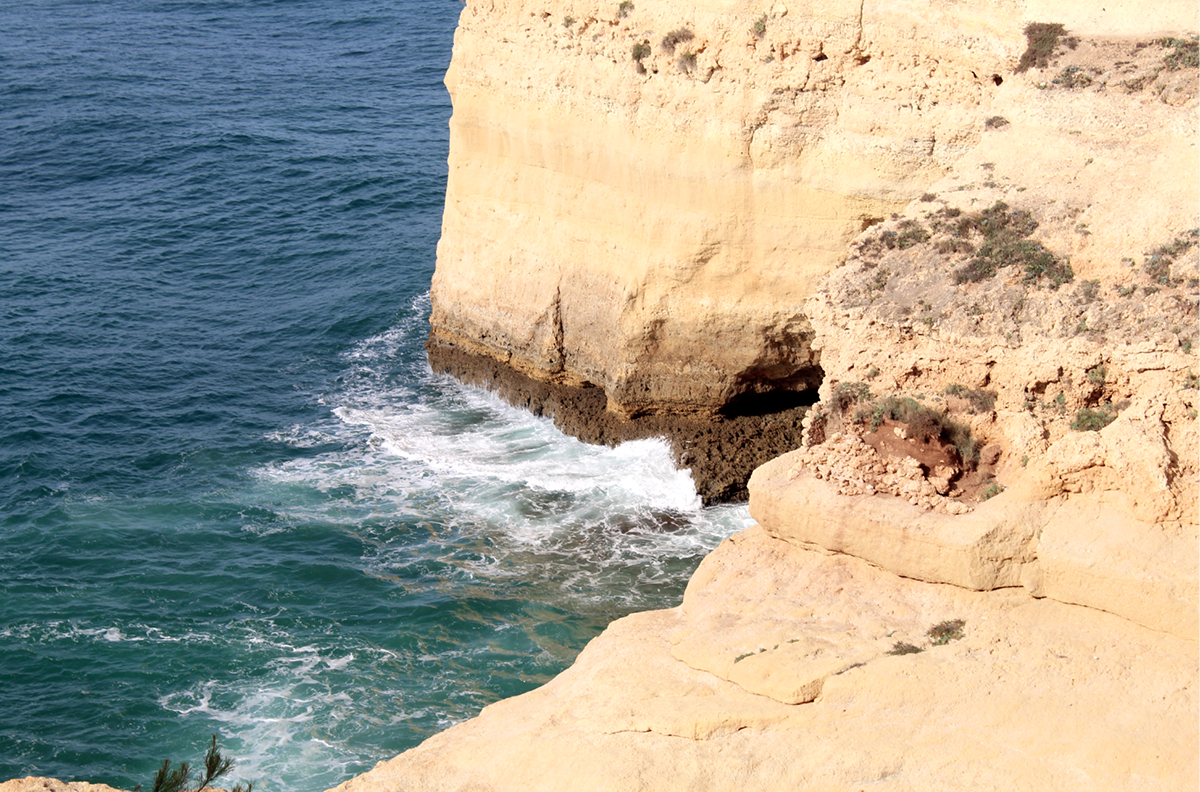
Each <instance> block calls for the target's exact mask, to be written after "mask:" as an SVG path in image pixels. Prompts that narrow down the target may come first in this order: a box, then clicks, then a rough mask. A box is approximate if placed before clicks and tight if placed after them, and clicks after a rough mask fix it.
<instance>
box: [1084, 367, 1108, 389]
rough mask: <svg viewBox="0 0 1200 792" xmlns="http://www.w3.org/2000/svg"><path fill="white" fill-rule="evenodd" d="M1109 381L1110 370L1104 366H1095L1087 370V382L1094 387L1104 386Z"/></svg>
mask: <svg viewBox="0 0 1200 792" xmlns="http://www.w3.org/2000/svg"><path fill="white" fill-rule="evenodd" d="M1107 379H1108V369H1107V368H1106V367H1105V366H1104V364H1100V365H1097V366H1093V367H1092V368H1090V369H1088V370H1087V381H1088V382H1090V383H1092V384H1093V385H1103V384H1104V383H1105V381H1106V380H1107Z"/></svg>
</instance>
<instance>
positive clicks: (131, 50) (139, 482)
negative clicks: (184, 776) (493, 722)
mask: <svg viewBox="0 0 1200 792" xmlns="http://www.w3.org/2000/svg"><path fill="white" fill-rule="evenodd" d="M460 9H461V4H460V3H459V2H458V1H457V0H394V1H393V2H382V1H381V0H109V1H108V2H90V1H89V2H63V1H62V0H6V2H5V3H3V4H0V780H3V779H6V778H10V777H17V776H24V775H29V774H36V775H50V776H57V777H60V778H65V779H81V780H92V781H97V782H105V783H110V784H113V785H116V786H122V787H126V788H128V787H130V786H132V785H133V784H135V783H143V784H145V783H147V782H148V781H149V779H150V777H151V776H152V775H153V772H154V770H155V768H156V767H157V765H158V764H159V763H161V761H162V760H163V759H164V758H168V757H170V758H173V759H176V760H178V759H191V760H194V759H196V758H198V757H199V755H200V753H201V752H202V750H203V748H204V746H205V744H206V742H207V740H208V738H209V735H211V734H217V735H218V736H219V738H220V740H221V743H222V745H223V746H224V747H225V748H226V749H227V751H228V752H229V753H230V754H232V755H233V756H235V757H237V758H238V759H239V760H240V762H239V766H238V769H237V777H239V778H243V779H249V780H254V781H255V782H256V783H257V788H259V789H262V790H296V791H298V792H312V791H316V790H323V789H325V788H327V787H330V786H333V785H334V784H336V783H338V782H340V781H342V780H345V779H346V778H348V777H350V776H351V775H354V774H356V773H359V772H362V771H363V770H366V769H369V768H370V767H371V766H372V765H373V764H374V763H375V762H376V761H378V760H379V759H382V758H386V757H390V756H392V755H394V754H396V753H398V752H400V751H402V750H404V749H406V748H409V747H412V746H413V745H416V744H417V743H419V742H420V741H421V740H423V739H424V738H426V737H428V736H429V735H431V734H433V733H435V732H437V731H440V730H441V729H443V728H445V727H447V726H449V725H451V724H453V723H456V722H458V721H461V720H464V719H466V718H469V717H471V716H472V715H474V714H475V713H477V712H478V711H479V709H480V708H481V707H482V706H484V705H486V704H487V703H489V702H492V701H495V700H496V699H498V698H501V697H505V696H509V695H513V694H516V693H519V692H522V691H525V690H528V689H530V688H532V687H534V686H536V685H538V684H540V683H542V682H544V681H546V680H547V679H549V678H550V677H551V676H553V675H554V674H555V673H557V672H558V671H560V670H561V669H562V668H564V667H565V666H566V665H568V664H569V663H570V662H571V661H572V659H573V658H574V656H575V655H576V653H577V652H578V651H579V649H580V648H581V647H582V646H583V644H584V643H586V642H587V640H588V639H590V638H591V637H592V636H594V635H596V634H597V633H598V632H599V631H600V630H601V629H602V628H603V626H604V625H605V624H606V623H607V622H608V621H610V620H611V619H613V618H615V617H618V616H621V615H623V614H626V613H629V612H631V611H634V610H642V609H646V608H655V607H664V606H671V605H674V604H676V603H677V602H678V600H679V598H680V596H681V594H682V590H683V585H684V583H685V582H686V579H687V577H688V575H689V574H690V572H691V571H692V569H694V567H695V565H696V564H697V563H698V561H699V559H700V558H701V557H702V555H703V554H704V553H705V552H707V551H708V550H709V549H711V548H712V547H713V546H715V544H716V543H717V542H718V541H719V540H720V539H721V538H722V537H723V536H726V535H728V534H729V533H731V532H732V531H733V530H735V529H737V528H739V527H741V526H743V525H745V524H747V522H748V517H747V514H746V511H745V509H744V508H734V507H725V508H719V509H702V508H701V507H700V505H699V502H698V500H697V498H696V497H695V492H694V490H693V489H692V487H691V482H690V479H689V478H688V476H687V474H686V473H680V472H678V471H676V470H674V469H673V467H672V465H671V463H670V459H669V456H668V454H667V451H666V449H665V447H664V446H663V445H662V444H661V443H658V442H653V441H645V442H639V443H632V444H627V445H625V446H622V447H620V448H617V449H604V448H596V447H589V446H584V445H582V444H580V443H577V442H575V441H573V440H570V439H568V438H565V437H563V436H561V435H560V434H558V433H557V432H556V431H555V430H554V429H553V428H551V427H550V426H549V425H548V424H546V423H545V422H544V421H542V420H540V419H535V418H532V417H530V416H528V415H525V414H523V413H520V412H518V411H515V410H512V409H510V408H508V407H505V406H503V405H502V404H500V403H499V402H498V401H497V400H495V399H494V398H492V397H491V396H489V395H487V394H484V393H480V392H478V391H474V390H471V389H469V388H465V387H463V386H460V385H458V384H457V383H455V382H453V381H451V380H448V379H446V378H443V377H439V376H435V375H433V374H431V373H430V371H429V368H428V366H427V364H426V362H425V358H424V353H423V350H422V347H421V344H422V343H423V341H424V339H425V336H426V333H427V321H426V316H427V309H428V297H427V292H428V287H429V279H430V275H431V274H432V271H433V266H434V248H435V245H436V241H437V237H438V233H439V226H440V217H441V207H442V199H443V193H444V189H445V175H446V164H445V163H446V154H447V126H446V124H447V119H448V118H449V114H450V102H449V97H448V96H447V94H446V92H445V89H444V87H443V86H442V84H441V79H442V75H443V73H444V71H445V69H446V66H447V64H448V62H449V58H450V50H451V42H452V36H453V29H454V25H455V21H456V18H457V14H458V13H459V11H460Z"/></svg>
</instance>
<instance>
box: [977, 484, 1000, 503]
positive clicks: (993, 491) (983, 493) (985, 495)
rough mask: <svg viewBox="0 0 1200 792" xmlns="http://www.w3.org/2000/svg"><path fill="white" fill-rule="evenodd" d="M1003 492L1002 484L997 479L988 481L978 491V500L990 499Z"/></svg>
mask: <svg viewBox="0 0 1200 792" xmlns="http://www.w3.org/2000/svg"><path fill="white" fill-rule="evenodd" d="M1001 492H1004V485H1003V484H1001V483H1000V482H998V481H991V482H988V485H987V486H986V487H984V488H983V489H982V490H980V491H979V500H981V501H985V500H991V499H992V498H994V497H996V496H997V495H999V494H1000V493H1001Z"/></svg>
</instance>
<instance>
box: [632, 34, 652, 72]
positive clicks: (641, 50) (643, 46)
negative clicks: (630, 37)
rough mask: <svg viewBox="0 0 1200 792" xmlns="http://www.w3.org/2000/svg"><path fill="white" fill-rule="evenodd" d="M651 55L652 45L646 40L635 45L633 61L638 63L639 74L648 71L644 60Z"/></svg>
mask: <svg viewBox="0 0 1200 792" xmlns="http://www.w3.org/2000/svg"><path fill="white" fill-rule="evenodd" d="M649 55H650V45H649V44H648V43H646V42H645V41H642V42H639V43H637V44H634V45H633V62H634V63H635V64H637V71H638V74H645V73H646V65H645V64H644V63H642V60H643V59H645V58H647V57H648V56H649Z"/></svg>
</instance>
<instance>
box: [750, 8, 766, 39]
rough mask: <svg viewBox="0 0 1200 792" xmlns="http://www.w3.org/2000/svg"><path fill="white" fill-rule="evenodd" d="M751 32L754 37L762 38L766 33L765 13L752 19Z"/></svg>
mask: <svg viewBox="0 0 1200 792" xmlns="http://www.w3.org/2000/svg"><path fill="white" fill-rule="evenodd" d="M751 32H753V33H754V38H762V37H763V36H764V35H766V32H767V15H766V14H763V15H762V16H760V17H759V18H758V19H756V20H754V27H753V29H752V31H751Z"/></svg>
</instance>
